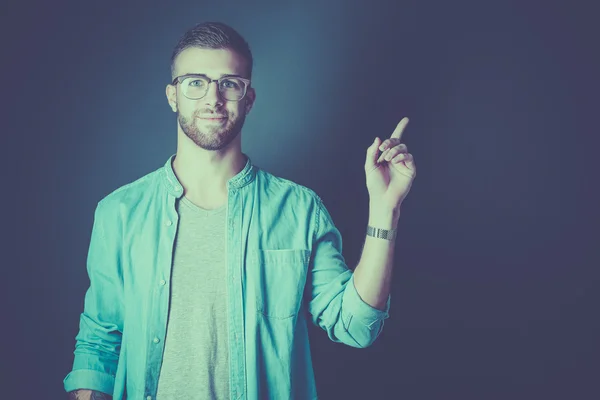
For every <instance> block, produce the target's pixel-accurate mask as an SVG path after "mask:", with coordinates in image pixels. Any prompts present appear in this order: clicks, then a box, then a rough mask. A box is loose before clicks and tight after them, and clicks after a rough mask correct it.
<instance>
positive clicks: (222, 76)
mask: <svg viewBox="0 0 600 400" xmlns="http://www.w3.org/2000/svg"><path fill="white" fill-rule="evenodd" d="M184 75H200V76H206V77H207V78H208V75H206V74H201V73H196V72H190V73H187V74H184ZM220 78H243V76H241V75H236V74H221V76H220V77H219V79H220Z"/></svg>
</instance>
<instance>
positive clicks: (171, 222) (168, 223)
mask: <svg viewBox="0 0 600 400" xmlns="http://www.w3.org/2000/svg"><path fill="white" fill-rule="evenodd" d="M165 223H166V224H167V226H171V225H173V221H171V220H169V221H167V222H165Z"/></svg>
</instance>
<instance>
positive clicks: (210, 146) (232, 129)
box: [177, 111, 246, 151]
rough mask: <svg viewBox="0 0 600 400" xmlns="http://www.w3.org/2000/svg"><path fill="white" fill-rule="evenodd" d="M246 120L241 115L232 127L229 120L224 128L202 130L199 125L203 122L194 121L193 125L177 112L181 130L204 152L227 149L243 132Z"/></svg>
mask: <svg viewBox="0 0 600 400" xmlns="http://www.w3.org/2000/svg"><path fill="white" fill-rule="evenodd" d="M245 120H246V116H245V115H243V114H242V115H241V116H239V117H238V118H236V119H235V120H234V121H233V125H231V121H232V120H231V119H229V118H228V120H227V122H226V123H225V125H224V126H220V125H216V126H210V127H209V126H205V127H203V128H202V129H200V128H199V127H198V124H202V123H203V122H202V120H199V119H196V118H195V117H194V118H193V119H192V123H190V122H189V120H188V119H187V118H185V117H184V116H183V115H181V114H180V113H179V111H177V121H178V122H179V126H181V130H182V131H183V133H185V135H186V136H187V137H188V138H190V139H191V140H192V141H193V142H194V143H195V144H196V146H198V147H200V148H203V149H204V150H212V151H216V150H222V149H224V148H225V147H227V146H228V145H229V144H230V143H231V142H232V141H233V139H235V138H236V137H237V136H238V135H239V134H240V132H241V131H242V126H244V121H245Z"/></svg>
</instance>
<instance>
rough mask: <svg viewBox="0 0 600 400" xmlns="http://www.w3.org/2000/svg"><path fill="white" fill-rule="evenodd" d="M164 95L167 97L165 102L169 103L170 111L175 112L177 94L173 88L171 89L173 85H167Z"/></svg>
mask: <svg viewBox="0 0 600 400" xmlns="http://www.w3.org/2000/svg"><path fill="white" fill-rule="evenodd" d="M165 94H166V95H167V101H168V102H169V106H171V110H173V112H177V92H176V90H175V87H173V85H167V88H166V89H165Z"/></svg>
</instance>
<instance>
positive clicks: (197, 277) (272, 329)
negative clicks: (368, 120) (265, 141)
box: [64, 23, 416, 400]
mask: <svg viewBox="0 0 600 400" xmlns="http://www.w3.org/2000/svg"><path fill="white" fill-rule="evenodd" d="M171 72H172V77H171V78H172V83H171V84H169V85H167V88H166V95H167V99H168V103H169V106H170V107H171V109H172V110H173V112H175V113H177V153H176V154H175V155H174V156H171V157H170V158H169V159H168V160H167V162H166V163H165V165H164V166H163V167H162V168H160V169H158V170H156V171H154V172H152V173H150V174H148V175H146V176H144V177H142V178H141V179H139V180H137V181H135V182H133V183H130V184H128V185H125V186H123V187H121V188H119V189H117V190H116V191H114V192H113V193H111V194H110V195H108V196H107V197H105V198H104V199H102V200H101V201H100V202H99V203H98V206H97V208H96V211H95V216H94V225H93V229H92V236H91V242H90V248H89V254H88V262H87V268H88V274H89V278H90V282H91V284H90V287H89V289H88V291H87V293H86V296H85V307H84V311H83V313H82V314H81V319H80V330H79V333H78V335H77V337H76V340H77V343H76V349H75V361H74V365H73V370H72V371H71V372H70V373H69V374H68V375H67V376H66V378H65V380H64V387H65V390H66V391H67V392H69V396H70V397H69V398H71V399H100V398H101V399H108V398H111V396H112V398H115V399H124V398H128V399H135V400H137V399H140V400H153V399H158V400H163V399H164V400H168V399H230V398H231V399H266V398H269V399H291V398H294V399H313V398H316V397H317V394H316V389H315V381H314V374H313V368H312V362H311V356H310V349H309V343H308V331H307V329H308V328H307V324H308V320H309V319H310V320H311V321H312V322H313V323H314V324H316V325H318V326H320V327H321V328H322V329H323V330H325V332H327V335H328V336H329V338H330V339H331V340H332V341H334V342H341V343H345V344H347V345H349V346H353V347H366V346H369V345H370V344H372V343H373V341H374V340H375V339H376V338H377V336H378V335H379V333H380V332H381V330H382V328H383V321H384V319H385V318H387V317H388V310H389V299H390V296H389V292H390V280H391V273H392V260H393V250H394V247H393V244H394V242H393V241H394V237H395V232H396V231H395V229H396V226H397V223H398V218H399V210H400V204H401V202H402V200H403V199H404V198H405V197H406V195H407V194H408V191H409V190H410V186H411V183H412V181H413V179H414V177H415V174H416V169H415V165H414V163H413V159H412V156H411V155H410V154H409V153H408V151H407V149H406V146H405V145H403V144H400V135H401V133H402V131H403V130H404V127H405V126H406V124H407V122H408V119H406V118H405V119H403V120H402V121H401V122H400V124H399V125H398V127H397V129H396V131H395V132H394V134H393V135H392V137H391V138H390V139H388V140H386V141H384V142H383V143H381V142H380V140H379V138H376V139H375V141H374V143H373V144H372V145H371V146H370V147H369V149H368V151H367V160H366V162H365V174H366V178H367V179H366V180H367V188H368V190H369V195H370V210H369V211H370V214H369V227H368V229H367V237H366V240H365V246H364V249H363V253H362V256H361V260H360V263H359V264H358V266H357V268H356V269H355V271H354V273H353V272H352V271H351V270H350V269H349V268H348V267H347V265H346V264H345V262H344V258H343V257H342V254H341V249H342V239H341V237H340V233H339V231H338V230H337V229H336V227H335V226H334V224H333V221H332V219H331V216H330V214H329V213H328V212H327V210H326V208H325V206H324V205H323V203H322V201H321V199H320V198H319V197H318V196H317V195H316V194H315V193H314V192H313V191H312V190H310V189H308V188H305V187H303V186H300V185H298V184H295V183H293V182H290V181H288V180H285V179H281V178H278V177H275V176H273V175H271V174H269V173H267V172H265V171H263V170H261V169H259V168H258V167H256V166H255V165H253V163H252V162H251V160H250V158H249V157H248V156H247V155H245V154H244V153H243V152H242V150H241V129H242V126H243V125H244V120H245V118H246V115H248V113H249V112H250V110H251V109H252V106H253V104H254V101H255V99H256V92H255V90H254V88H253V87H252V86H251V83H250V80H251V74H252V55H251V52H250V49H249V48H248V45H247V43H246V42H245V40H244V39H243V38H242V37H241V36H240V35H239V34H238V33H237V32H236V31H235V30H233V29H232V28H230V27H229V26H227V25H225V24H222V23H204V24H200V25H197V26H195V27H194V28H192V29H191V30H189V31H188V32H187V33H186V34H185V35H184V37H183V38H182V39H181V40H180V42H179V44H178V45H177V47H176V48H175V51H174V52H173V55H172V58H171ZM380 151H383V153H381V154H380Z"/></svg>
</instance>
